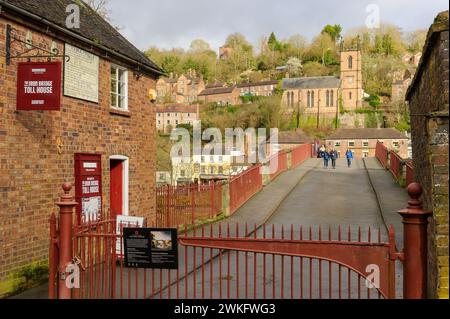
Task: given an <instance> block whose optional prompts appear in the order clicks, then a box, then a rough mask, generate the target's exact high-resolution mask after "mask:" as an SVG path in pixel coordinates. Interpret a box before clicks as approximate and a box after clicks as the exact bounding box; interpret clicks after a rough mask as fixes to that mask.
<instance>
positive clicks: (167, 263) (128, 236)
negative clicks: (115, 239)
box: [123, 228, 178, 269]
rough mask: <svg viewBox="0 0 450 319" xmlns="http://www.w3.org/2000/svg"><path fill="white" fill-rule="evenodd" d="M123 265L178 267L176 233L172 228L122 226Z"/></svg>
mask: <svg viewBox="0 0 450 319" xmlns="http://www.w3.org/2000/svg"><path fill="white" fill-rule="evenodd" d="M123 242H124V248H125V266H126V267H130V268H156V269H178V235H177V230H176V229H172V228H124V229H123Z"/></svg>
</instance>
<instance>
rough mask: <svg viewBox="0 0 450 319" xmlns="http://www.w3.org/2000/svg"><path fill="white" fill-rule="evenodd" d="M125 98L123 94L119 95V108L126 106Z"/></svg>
mask: <svg viewBox="0 0 450 319" xmlns="http://www.w3.org/2000/svg"><path fill="white" fill-rule="evenodd" d="M126 103H127V99H126V97H125V96H123V95H119V107H120V108H121V109H125V108H126V107H127V104H126Z"/></svg>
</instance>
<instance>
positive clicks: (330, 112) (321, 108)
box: [282, 49, 364, 116]
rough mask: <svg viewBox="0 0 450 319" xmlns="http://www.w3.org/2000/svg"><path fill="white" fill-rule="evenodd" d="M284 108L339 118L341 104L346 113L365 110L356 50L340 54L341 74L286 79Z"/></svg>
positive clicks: (359, 53)
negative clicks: (337, 75)
mask: <svg viewBox="0 0 450 319" xmlns="http://www.w3.org/2000/svg"><path fill="white" fill-rule="evenodd" d="M282 88H283V90H284V94H283V100H282V103H283V105H284V106H285V107H286V108H287V109H288V110H289V111H290V112H300V113H304V114H311V115H313V114H314V115H319V116H322V115H324V116H337V114H338V113H339V104H340V102H341V103H342V107H343V108H344V109H346V110H350V111H351V110H355V109H357V108H361V107H362V101H363V97H364V92H363V88H362V57H361V51H360V50H356V49H350V50H342V51H341V74H340V77H335V76H319V77H300V78H286V79H283V84H282Z"/></svg>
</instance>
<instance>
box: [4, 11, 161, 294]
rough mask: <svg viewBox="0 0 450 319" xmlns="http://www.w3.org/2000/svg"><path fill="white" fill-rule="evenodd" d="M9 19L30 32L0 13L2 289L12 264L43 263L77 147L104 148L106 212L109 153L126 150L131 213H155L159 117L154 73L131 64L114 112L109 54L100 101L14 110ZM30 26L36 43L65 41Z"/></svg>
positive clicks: (71, 175) (84, 149)
mask: <svg viewBox="0 0 450 319" xmlns="http://www.w3.org/2000/svg"><path fill="white" fill-rule="evenodd" d="M7 23H9V24H12V26H13V27H14V28H16V29H17V30H18V33H17V34H18V35H19V36H23V37H24V36H25V34H26V32H27V29H25V28H24V27H22V26H21V25H18V24H15V23H12V22H10V21H7V20H5V19H4V18H0V88H1V89H0V296H1V295H2V293H6V292H8V291H10V289H11V288H12V285H13V282H12V281H11V279H12V277H11V276H12V275H13V274H14V272H15V271H17V270H18V269H20V268H23V267H24V266H27V265H29V264H31V263H46V260H47V256H48V244H49V223H48V220H49V216H50V214H51V213H52V212H55V213H56V212H57V206H56V205H55V202H56V200H57V199H58V198H59V196H60V195H61V193H62V189H61V185H62V183H63V182H71V183H74V180H75V177H74V154H75V153H94V154H101V156H102V180H103V185H102V186H103V207H102V208H103V213H106V214H108V213H109V157H110V156H111V155H124V156H127V157H128V158H129V214H130V215H138V216H145V217H147V218H148V219H150V220H151V219H153V218H154V214H155V166H156V158H155V154H156V145H155V138H154V135H155V131H156V128H155V123H156V119H155V107H154V106H153V105H151V104H150V103H149V101H148V98H147V92H148V89H150V88H154V87H155V80H154V79H152V78H149V77H147V76H142V77H140V78H139V79H136V78H135V77H134V73H133V72H132V71H131V70H130V71H129V72H128V75H129V77H128V83H129V84H128V87H129V92H128V93H129V94H128V95H129V98H128V99H129V101H128V105H129V112H127V113H123V114H120V113H117V112H112V110H111V108H110V61H109V60H105V59H103V58H100V66H99V72H100V76H99V78H100V79H99V103H98V104H96V103H90V102H86V101H82V100H78V99H74V98H70V97H66V96H63V97H62V103H61V110H60V111H16V73H17V60H13V61H12V63H11V65H9V66H7V65H6V63H5V41H6V25H7ZM32 34H33V43H35V44H39V45H45V44H48V45H49V44H50V43H51V42H52V40H54V41H55V42H56V44H57V46H58V48H59V50H60V52H63V46H64V44H63V42H60V41H58V40H55V39H52V38H50V37H47V36H43V35H42V34H39V33H38V32H36V31H32ZM14 53H15V51H14V52H13V54H14ZM112 62H114V63H115V64H121V63H120V61H112ZM123 66H124V67H126V65H123ZM73 192H74V188H73V189H72V194H74V193H73Z"/></svg>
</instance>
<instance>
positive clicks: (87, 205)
mask: <svg viewBox="0 0 450 319" xmlns="http://www.w3.org/2000/svg"><path fill="white" fill-rule="evenodd" d="M75 198H76V201H77V203H78V205H77V221H78V223H79V224H80V223H82V222H83V221H88V220H90V221H96V220H100V219H101V218H102V158H101V155H99V154H75Z"/></svg>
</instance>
